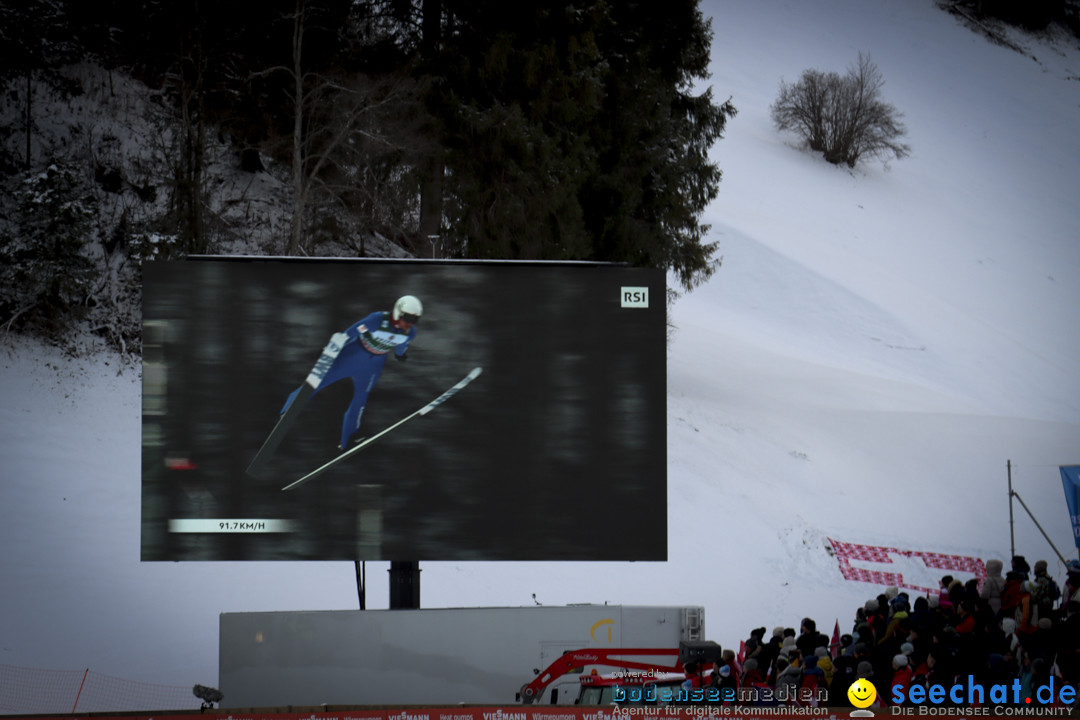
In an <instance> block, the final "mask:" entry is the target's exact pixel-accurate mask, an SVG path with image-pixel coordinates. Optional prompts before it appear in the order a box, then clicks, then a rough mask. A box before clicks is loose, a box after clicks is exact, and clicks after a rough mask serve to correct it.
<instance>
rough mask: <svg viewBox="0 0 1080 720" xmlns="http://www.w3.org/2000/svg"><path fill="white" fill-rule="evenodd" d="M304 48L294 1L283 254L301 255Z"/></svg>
mask: <svg viewBox="0 0 1080 720" xmlns="http://www.w3.org/2000/svg"><path fill="white" fill-rule="evenodd" d="M303 46H304V18H303V0H296V12H295V15H294V16H293V80H294V81H295V88H294V89H293V137H292V184H293V202H292V226H291V229H290V231H289V245H288V247H287V248H286V250H285V254H286V255H299V254H300V233H301V231H302V230H303V225H304V205H305V199H306V198H305V195H306V193H305V191H304V73H303V68H302V67H301V62H300V60H301V51H302V49H303Z"/></svg>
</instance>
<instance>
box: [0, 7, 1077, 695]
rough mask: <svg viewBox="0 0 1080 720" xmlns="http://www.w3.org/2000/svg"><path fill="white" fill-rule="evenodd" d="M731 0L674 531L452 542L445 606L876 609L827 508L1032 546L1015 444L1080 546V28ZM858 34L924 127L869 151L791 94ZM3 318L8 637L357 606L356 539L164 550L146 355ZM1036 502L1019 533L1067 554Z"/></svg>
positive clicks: (378, 577)
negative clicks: (473, 557) (299, 548)
mask: <svg viewBox="0 0 1080 720" xmlns="http://www.w3.org/2000/svg"><path fill="white" fill-rule="evenodd" d="M704 10H705V12H706V13H707V14H710V15H711V16H712V17H713V27H714V29H715V31H716V38H715V42H714V56H713V68H714V76H713V78H712V84H713V86H714V92H715V93H716V95H717V97H719V98H720V99H723V98H725V97H726V96H727V95H729V94H730V95H731V96H732V97H733V101H734V104H735V105H736V107H737V108H738V111H739V114H738V116H737V117H735V118H734V119H733V120H732V121H731V122H730V124H729V129H728V132H727V134H726V139H724V140H723V141H721V142H720V143H719V144H718V145H717V146H716V148H715V156H716V158H717V159H718V161H719V162H720V165H721V167H722V168H723V170H724V181H723V183H722V185H721V193H720V197H719V199H718V200H717V201H716V202H715V204H714V205H713V207H712V208H710V210H709V213H708V220H709V221H710V222H712V223H713V237H714V239H715V240H716V241H718V242H719V244H720V253H721V254H722V255H723V267H722V269H721V270H720V271H719V272H718V273H717V274H716V276H715V278H714V279H713V280H712V281H711V282H710V283H708V284H707V285H706V286H704V287H702V288H700V289H698V290H696V291H695V292H693V293H691V294H689V295H686V296H684V297H683V298H681V299H680V300H679V301H678V303H677V304H676V306H675V307H674V311H673V321H674V323H675V325H676V326H677V331H676V333H675V334H674V336H673V341H672V343H671V347H670V352H669V367H668V380H667V381H668V388H669V417H668V446H669V478H668V481H669V526H670V534H669V558H670V559H669V560H668V562H665V563H595V564H593V563H574V564H552V563H495V564H488V563H423V564H422V566H421V567H422V570H423V575H422V578H423V587H422V604H423V605H424V606H426V607H449V606H474V605H527V604H531V603H532V602H533V594H535V596H536V599H537V600H538V601H540V602H542V603H545V604H566V603H579V602H591V603H605V602H607V603H618V604H665V605H673V604H684V603H685V604H704V605H705V606H706V608H707V622H706V627H707V631H708V632H707V634H708V636H709V637H710V639H713V640H716V641H718V642H720V643H721V644H724V645H734V644H736V643H737V642H738V641H739V640H740V639H743V638H745V637H747V635H748V633H749V630H750V629H751V628H752V627H757V626H761V625H765V626H768V627H772V626H774V625H780V624H782V625H789V626H794V627H798V622H799V620H800V619H801V618H802V617H804V616H810V617H813V618H815V619H816V620H817V621H818V624H819V626H822V627H828V628H829V629H831V628H832V625H833V622H834V620H836V619H839V621H840V624H841V626H842V627H844V628H845V629H847V628H848V627H849V625H850V620H851V617H852V615H853V612H854V609H855V608H856V606H858V605H861V604H862V603H863V602H864V601H865V599H866V598H868V597H870V596H872V595H875V594H876V593H877V592H879V591H880V589H881V588H880V587H879V586H875V585H870V584H866V583H859V582H851V581H847V580H845V579H844V578H843V577H842V576H841V574H840V570H839V567H838V563H837V560H836V559H835V558H834V557H832V555H831V554H830V553H829V552H827V550H826V544H827V538H833V539H835V540H839V541H843V542H850V543H863V544H867V545H875V546H886V547H894V548H898V549H907V550H915V551H923V552H941V553H949V554H957V555H964V556H971V557H977V558H982V559H986V558H990V557H999V558H1007V557H1008V555H1009V552H1010V525H1009V504H1008V496H1007V484H1006V483H1007V478H1006V461H1008V460H1011V461H1012V462H1013V465H1014V467H1013V481H1014V486H1015V489H1016V490H1017V491H1018V492H1019V493H1020V494H1021V496H1022V497H1023V499H1024V500H1025V501H1026V503H1027V504H1028V506H1029V507H1031V509H1032V511H1033V512H1034V513H1036V515H1037V516H1038V518H1039V520H1040V522H1041V523H1042V524H1043V526H1044V527H1045V528H1046V529H1047V532H1048V533H1049V534H1050V536H1051V539H1052V540H1053V542H1054V544H1055V545H1056V546H1057V548H1058V549H1060V550H1061V551H1062V552H1063V553H1064V554H1065V556H1066V557H1075V553H1076V548H1075V546H1074V545H1073V541H1072V534H1071V529H1070V526H1069V522H1068V518H1067V514H1066V511H1065V507H1064V496H1063V493H1062V488H1061V483H1060V479H1059V476H1058V470H1057V466H1058V465H1060V464H1076V463H1080V363H1078V361H1077V359H1078V358H1080V283H1077V282H1076V276H1077V274H1078V273H1080V206H1078V204H1077V203H1076V198H1075V192H1076V188H1077V187H1080V166H1078V165H1077V163H1076V162H1075V160H1076V158H1077V157H1080V137H1078V136H1077V134H1076V132H1075V129H1076V127H1077V126H1078V121H1080V82H1078V81H1077V78H1078V77H1080V52H1078V51H1077V50H1076V48H1075V46H1073V47H1069V46H1068V45H1066V44H1053V45H1048V44H1040V43H1036V42H1035V41H1033V40H1030V39H1025V38H1020V37H1018V38H1017V40H1018V41H1019V42H1021V43H1023V44H1024V46H1025V47H1026V48H1027V50H1028V52H1027V54H1024V53H1019V52H1016V51H1014V50H1011V49H1008V48H1006V47H1003V46H1001V45H996V44H992V43H990V42H988V41H987V40H986V39H984V38H983V37H982V36H980V35H978V34H976V33H973V32H971V31H970V30H969V29H967V28H965V27H963V26H961V25H960V23H959V22H958V21H957V20H956V19H954V18H953V17H951V16H949V15H948V14H946V13H944V12H942V11H941V10H939V9H938V8H937V7H936V6H935V4H934V3H933V2H932V0H916V1H914V2H907V3H895V2H888V0H819V1H818V2H814V3H801V2H785V1H783V0H769V1H767V2H763V1H760V0H723V1H722V2H721V1H719V0H717V1H716V2H710V3H707V4H706V5H705V6H704ZM860 50H862V51H864V52H868V53H870V54H871V55H872V57H873V59H874V61H875V62H876V63H877V64H878V67H879V68H880V70H881V72H882V74H883V75H884V77H885V79H886V81H887V83H886V85H885V88H884V93H885V98H886V99H887V100H888V101H890V102H892V103H894V104H895V105H896V106H897V107H898V108H899V109H900V110H902V111H903V112H904V113H905V116H906V117H905V122H906V123H907V126H908V129H909V138H908V141H909V142H910V144H911V146H912V148H913V151H914V152H913V156H912V157H911V158H909V159H905V160H902V161H897V162H893V163H891V164H890V166H889V167H882V166H880V165H870V166H866V167H862V168H859V169H857V170H855V171H849V170H847V169H841V168H836V167H833V166H831V165H828V164H827V163H825V162H824V161H823V160H821V159H820V158H818V157H815V156H813V155H810V154H808V153H805V152H803V151H801V150H800V149H798V148H797V147H794V139H793V138H790V137H785V136H781V135H778V134H777V133H776V132H775V131H774V129H773V128H772V126H771V124H770V122H769V111H768V107H769V104H770V103H771V102H772V101H773V99H774V98H775V96H776V92H777V88H778V85H779V82H780V79H781V78H786V79H788V80H794V79H796V78H797V77H798V75H799V74H800V73H801V72H802V71H803V70H804V69H807V68H810V67H815V68H818V69H821V70H838V71H843V70H844V69H845V67H846V66H847V65H848V64H850V63H852V62H854V61H855V59H856V58H857V55H858V52H859V51H860ZM2 342H3V346H2V347H0V361H2V362H0V448H2V453H3V462H2V467H3V470H2V473H3V482H2V483H0V547H3V549H4V550H3V556H2V559H0V577H2V578H3V582H0V612H2V614H3V617H4V620H5V622H4V623H3V625H2V626H0V664H10V665H19V666H26V667H47V668H65V669H70V668H84V667H89V668H91V669H93V670H95V671H97V672H101V673H108V674H110V675H114V676H119V677H125V678H130V679H135V680H142V681H147V682H158V683H165V684H171V685H191V684H193V683H196V682H198V683H204V684H210V685H214V684H215V683H216V682H217V657H218V654H217V653H218V650H217V628H218V617H217V616H218V614H219V613H221V612H236V611H248V610H251V611H254V610H288V609H324V608H325V609H339V608H354V607H356V606H357V599H356V589H355V586H354V579H353V569H352V567H351V565H349V564H346V563H307V564H283V563H258V564H236V563H216V564H209V563H191V564H167V563H162V564H141V563H140V562H139V559H138V558H139V517H138V516H139V469H140V467H139V466H140V447H139V443H140V439H139V432H140V422H139V415H140V400H139V392H140V389H139V380H138V375H137V372H136V370H135V369H133V368H130V367H128V368H119V367H117V363H116V362H115V361H112V363H111V364H109V365H106V364H105V363H104V361H101V362H97V363H93V362H89V363H88V362H75V361H69V360H67V359H64V358H61V357H58V356H57V355H55V354H54V353H53V352H51V351H49V350H46V349H43V348H41V347H39V346H36V345H33V344H26V343H23V342H22V341H19V342H18V343H15V342H14V341H12V340H11V339H10V338H4V339H3V341H2ZM1016 511H1017V516H1016V523H1015V533H1016V549H1017V551H1018V552H1020V553H1023V554H1025V555H1027V556H1028V557H1029V559H1031V560H1034V559H1037V558H1046V559H1047V560H1049V561H1050V567H1051V569H1052V570H1054V569H1055V568H1056V572H1057V575H1058V576H1059V579H1060V577H1061V567H1060V564H1059V563H1058V562H1057V561H1056V558H1055V556H1054V554H1053V551H1052V550H1051V548H1050V546H1049V545H1048V544H1047V542H1046V541H1045V540H1044V539H1043V538H1042V537H1041V535H1040V534H1039V532H1038V530H1037V529H1036V528H1035V526H1034V524H1033V523H1032V522H1031V521H1030V519H1029V518H1027V517H1026V516H1025V515H1024V514H1023V512H1022V510H1021V509H1020V508H1019V507H1017V508H1016ZM626 532H627V533H632V532H634V528H626ZM612 541H613V542H617V541H618V538H612ZM896 559H897V560H898V561H901V560H902V561H903V562H902V564H901V565H900V566H899V567H900V569H901V571H902V572H903V573H904V577H905V580H909V581H911V582H913V583H915V584H919V585H929V586H934V585H936V583H937V580H938V578H939V577H940V575H941V574H942V573H940V572H939V571H935V570H932V569H928V568H926V567H925V565H923V564H922V563H921V562H920V561H918V560H917V559H912V558H899V557H898V558H896ZM387 565H388V564H387ZM382 569H383V568H382V567H381V566H380V564H378V563H371V564H369V591H368V599H369V604H370V605H371V606H375V607H385V606H386V600H387V598H388V583H387V582H386V580H385V579H384V578H385V575H384V574H383V572H382ZM879 569H880V568H879ZM512 690H513V689H511V692H512Z"/></svg>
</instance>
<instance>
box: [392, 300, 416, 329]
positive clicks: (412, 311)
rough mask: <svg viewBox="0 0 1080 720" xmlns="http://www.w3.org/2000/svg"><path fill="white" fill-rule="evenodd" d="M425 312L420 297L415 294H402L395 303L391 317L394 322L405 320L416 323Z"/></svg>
mask: <svg viewBox="0 0 1080 720" xmlns="http://www.w3.org/2000/svg"><path fill="white" fill-rule="evenodd" d="M423 313H424V306H423V305H422V304H421V303H420V298H418V297H416V296H415V295H402V296H401V297H399V298H398V300H397V302H396V303H394V311H393V312H392V313H390V317H391V318H392V319H393V321H394V322H398V321H399V320H404V321H405V322H408V323H412V324H413V325H415V324H416V323H418V322H420V316H421V315H422V314H423Z"/></svg>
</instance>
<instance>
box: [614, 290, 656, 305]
mask: <svg viewBox="0 0 1080 720" xmlns="http://www.w3.org/2000/svg"><path fill="white" fill-rule="evenodd" d="M619 300H620V303H621V305H622V306H623V307H624V308H647V307H649V288H647V287H623V288H622V289H621V290H620V294H619Z"/></svg>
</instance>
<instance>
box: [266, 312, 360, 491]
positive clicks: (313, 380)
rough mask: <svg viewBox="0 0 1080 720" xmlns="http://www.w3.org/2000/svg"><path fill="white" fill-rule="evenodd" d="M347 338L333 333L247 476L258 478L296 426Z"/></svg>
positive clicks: (271, 432) (268, 437) (267, 438)
mask: <svg viewBox="0 0 1080 720" xmlns="http://www.w3.org/2000/svg"><path fill="white" fill-rule="evenodd" d="M348 339H349V336H348V335H346V334H345V333H334V334H333V335H332V336H331V338H330V342H328V343H327V344H326V347H325V348H324V349H323V351H322V354H321V355H320V356H319V359H318V360H316V361H315V366H314V367H312V368H311V372H310V373H308V376H307V379H306V380H304V384H303V385H301V386H300V390H299V391H298V392H297V393H296V397H295V398H293V401H292V402H291V403H290V404H289V407H288V409H287V410H286V411H285V412H283V413H282V414H281V417H279V418H278V421H277V424H276V425H274V429H273V430H271V431H270V434H269V435H268V436H267V437H266V440H265V441H264V442H263V444H262V447H261V448H259V452H257V453H255V457H254V458H252V460H251V462H250V463H249V464H248V467H247V474H248V475H251V476H252V477H258V476H259V474H260V473H261V472H262V470H263V468H265V467H266V464H267V463H268V462H269V461H270V458H272V457H273V456H274V453H275V452H276V451H277V448H278V445H280V444H281V441H282V440H283V439H284V438H285V435H287V434H288V432H289V430H291V429H292V427H293V425H295V424H296V419H297V418H298V417H299V416H300V411H301V410H303V409H304V405H306V404H307V401H308V400H310V399H311V396H312V395H313V394H314V393H315V389H316V388H318V387H319V383H321V382H322V380H323V378H324V377H326V373H327V372H328V371H329V370H330V366H331V365H333V364H334V361H335V360H337V356H338V355H340V354H341V349H342V348H344V347H345V343H346V342H347V341H348Z"/></svg>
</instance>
